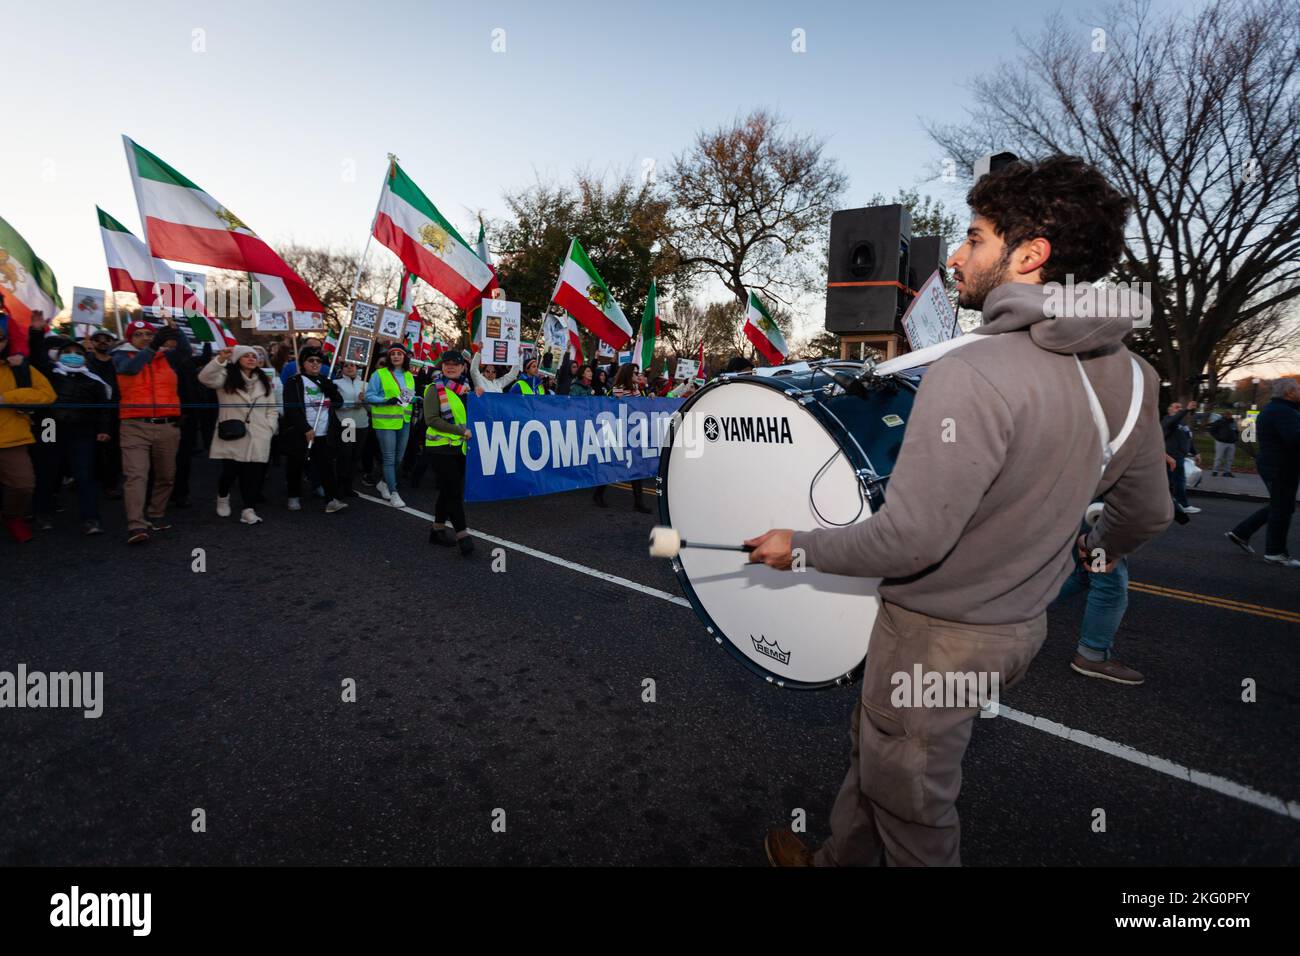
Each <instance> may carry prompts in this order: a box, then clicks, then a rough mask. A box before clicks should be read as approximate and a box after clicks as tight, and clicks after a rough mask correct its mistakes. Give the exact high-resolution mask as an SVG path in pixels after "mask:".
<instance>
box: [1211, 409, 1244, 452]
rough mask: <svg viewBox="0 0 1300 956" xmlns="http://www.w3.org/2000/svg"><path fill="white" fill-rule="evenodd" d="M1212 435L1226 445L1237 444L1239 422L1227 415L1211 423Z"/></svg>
mask: <svg viewBox="0 0 1300 956" xmlns="http://www.w3.org/2000/svg"><path fill="white" fill-rule="evenodd" d="M1209 431H1210V437H1211V438H1213V439H1214V440H1215V441H1217V442H1223V443H1224V444H1225V445H1235V444H1237V437H1238V435H1237V423H1236V422H1234V421H1233V420H1232V419H1231V418H1229V417H1228V416H1227V415H1224V416H1223V417H1222V418H1220V419H1219V420H1218V421H1216V422H1213V423H1212V424H1211V425H1210V429H1209Z"/></svg>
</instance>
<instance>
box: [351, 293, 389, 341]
mask: <svg viewBox="0 0 1300 956" xmlns="http://www.w3.org/2000/svg"><path fill="white" fill-rule="evenodd" d="M382 311H383V306H381V305H376V304H375V303H374V302H365V301H363V300H361V299H357V300H356V301H355V302H353V303H352V321H351V323H350V324H349V328H350V329H351V330H352V331H353V332H364V333H366V334H367V335H374V334H375V330H376V329H377V328H379V313H380V312H382Z"/></svg>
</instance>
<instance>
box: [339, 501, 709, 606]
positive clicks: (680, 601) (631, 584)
mask: <svg viewBox="0 0 1300 956" xmlns="http://www.w3.org/2000/svg"><path fill="white" fill-rule="evenodd" d="M361 497H362V498H365V499H366V500H367V501H373V502H375V503H376V504H381V505H382V504H384V501H383V499H381V498H374V497H372V496H370V495H362V496H361ZM388 507H390V508H391V507H392V505H389V506H388ZM401 510H402V511H405V512H406V513H407V514H410V515H415V516H416V517H417V518H423V519H424V520H425V521H432V520H433V515H431V514H428V513H427V512H424V511H420V510H419V509H417V508H412V507H410V506H409V505H408V506H407V507H405V508H402V509H401ZM470 534H471V535H472V536H473V537H475V538H481V539H482V540H484V541H490V542H492V543H493V544H499V545H501V546H502V547H503V548H513V549H514V550H515V551H522V552H523V553H524V554H526V555H529V556H530V557H534V558H539V559H541V560H542V561H549V562H550V563H551V564H558V565H559V566H560V567H562V568H568V569H569V570H570V571H577V572H578V573H580V574H587V575H590V576H591V577H593V578H600V580H602V581H608V582H609V583H610V584H617V585H619V586H621V587H625V588H629V589H631V590H633V591H640V592H641V593H642V594H648V595H649V596H650V597H656V598H659V599H660V600H661V601H668V602H670V603H672V604H676V605H678V606H679V607H685V608H689V607H690V606H691V602H690V601H688V600H686V598H684V597H678V596H677V595H676V594H669V593H668V592H667V591H660V590H659V589H658V588H651V587H646V586H645V585H644V584H638V583H637V582H636V581H630V580H628V579H627V578H620V577H619V576H618V575H617V574H606V573H605V572H604V571H597V570H596V569H595V568H589V567H587V566H586V565H585V564H575V563H574V562H572V561H566V560H565V559H564V558H557V557H556V556H555V555H553V554H547V553H546V552H545V551H538V550H536V549H535V548H530V547H528V546H527V545H524V544H518V543H516V542H514V541H507V540H506V539H505V538H498V537H496V536H495V535H491V534H484V533H483V532H482V531H470Z"/></svg>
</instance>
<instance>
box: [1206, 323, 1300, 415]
mask: <svg viewBox="0 0 1300 956" xmlns="http://www.w3.org/2000/svg"><path fill="white" fill-rule="evenodd" d="M1285 312H1286V306H1284V305H1278V306H1274V307H1273V308H1271V309H1265V310H1264V311H1263V312H1258V313H1256V314H1255V315H1253V316H1252V317H1251V318H1249V319H1247V320H1246V321H1244V322H1241V323H1240V324H1238V325H1237V326H1236V327H1234V328H1233V329H1231V330H1230V331H1229V332H1228V333H1227V334H1226V335H1225V336H1224V337H1223V338H1222V339H1220V340H1219V342H1218V344H1217V345H1216V346H1215V348H1214V351H1213V352H1212V353H1210V361H1209V369H1208V375H1207V385H1208V387H1209V390H1210V394H1211V395H1213V394H1214V392H1215V390H1216V389H1218V388H1219V387H1220V385H1221V384H1222V383H1223V382H1225V381H1227V380H1228V376H1230V375H1232V373H1233V372H1236V371H1238V370H1240V369H1243V368H1249V367H1250V366H1252V365H1260V364H1263V363H1265V362H1276V361H1278V360H1279V359H1285V358H1290V357H1292V356H1294V355H1295V354H1296V352H1297V344H1298V343H1300V321H1297V320H1296V318H1295V317H1294V315H1289V314H1284V313H1285Z"/></svg>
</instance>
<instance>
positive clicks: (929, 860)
mask: <svg viewBox="0 0 1300 956" xmlns="http://www.w3.org/2000/svg"><path fill="white" fill-rule="evenodd" d="M1046 637H1047V615H1046V614H1040V615H1039V616H1038V617H1037V618H1035V619H1034V620H1032V621H1026V622H1025V623H1023V624H1005V625H989V624H956V623H953V622H951V621H943V620H940V619H939V618H934V617H929V616H928V615H925V614H918V613H916V612H914V611H907V610H904V609H903V608H901V607H899V606H898V605H896V604H889V603H887V602H884V601H882V602H881V604H880V613H879V615H878V616H877V617H876V625H875V627H874V628H873V629H872V631H871V643H870V646H869V649H868V651H867V666H866V673H865V674H864V675H863V679H862V700H861V701H860V703H859V705H858V706H857V707H855V708H854V710H853V718H852V721H851V722H850V729H849V735H850V737H851V738H852V740H853V750H852V753H851V755H850V757H849V772H848V775H847V776H846V777H845V778H844V784H843V785H842V786H841V787H840V792H839V795H838V796H837V797H836V798H835V806H834V807H833V808H832V810H831V838H830V839H829V840H827V841H826V842H825V843H824V844H823V845H822V847H821V849H820V850H818V851H817V855H816V862H817V865H818V866H879V865H881V864H888V865H890V866H936V865H937V866H944V865H947V866H958V865H960V864H961V824H960V822H959V821H958V819H957V794H958V793H959V792H960V791H961V760H962V756H963V755H964V754H965V753H966V745H967V744H969V743H970V735H971V729H972V727H973V726H974V724H975V721H976V720H978V719H979V718H978V716H977V715H978V714H979V708H978V707H975V706H970V707H924V706H922V707H917V706H910V703H909V705H908V706H895V704H894V702H893V701H892V700H891V696H893V695H894V694H895V688H896V686H898V685H897V684H896V683H895V682H894V680H893V675H895V674H898V673H900V672H901V673H904V674H907V675H908V677H909V678H911V679H912V682H914V678H915V669H914V668H915V665H917V664H920V666H921V671H922V673H923V674H925V673H929V672H937V673H941V674H948V673H970V672H975V673H977V674H978V673H979V672H985V673H989V674H994V673H996V674H997V675H998V691H999V693H1001V692H1002V691H1005V690H1006V689H1007V688H1008V687H1011V686H1013V685H1015V684H1016V683H1017V682H1019V681H1020V679H1021V678H1022V677H1024V675H1025V672H1026V671H1027V670H1028V669H1029V662H1030V661H1032V660H1033V659H1034V655H1035V654H1037V653H1038V649H1039V648H1040V647H1042V645H1043V641H1044V639H1046ZM989 686H990V687H991V684H990V685H989ZM907 700H908V701H909V702H910V700H911V698H910V695H909V697H908V698H907ZM899 702H900V703H903V701H899Z"/></svg>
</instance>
